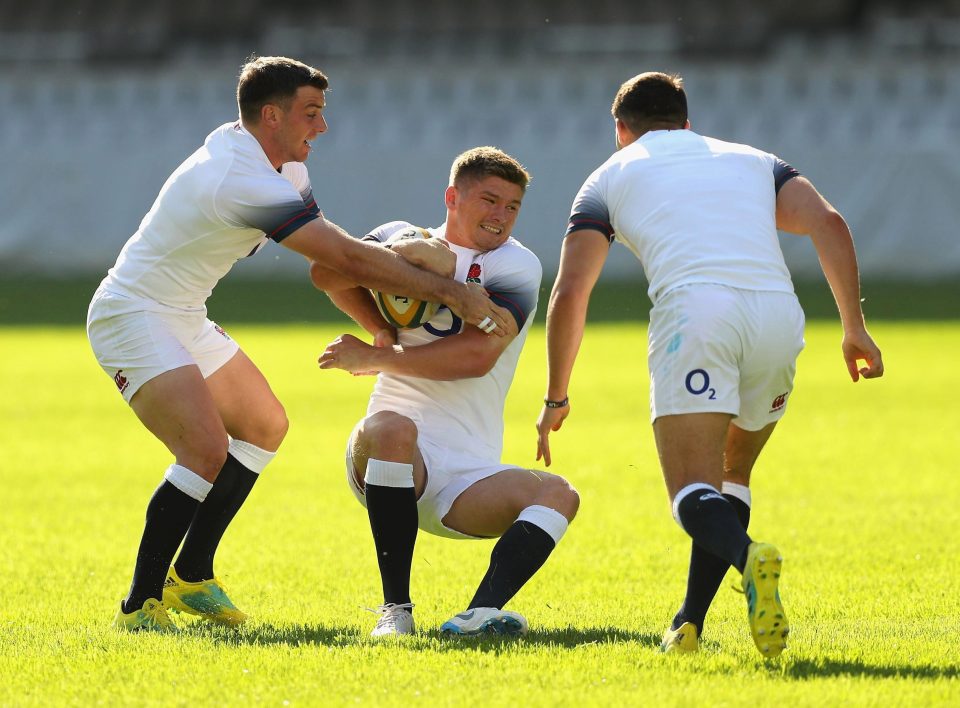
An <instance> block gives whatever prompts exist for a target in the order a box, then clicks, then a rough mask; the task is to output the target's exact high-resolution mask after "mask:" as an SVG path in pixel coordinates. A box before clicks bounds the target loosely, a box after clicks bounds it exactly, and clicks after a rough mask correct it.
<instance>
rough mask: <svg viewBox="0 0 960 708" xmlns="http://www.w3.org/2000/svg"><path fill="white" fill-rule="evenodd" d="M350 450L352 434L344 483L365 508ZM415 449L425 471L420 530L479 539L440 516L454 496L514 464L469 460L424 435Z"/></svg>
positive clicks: (419, 514) (418, 514) (477, 459)
mask: <svg viewBox="0 0 960 708" xmlns="http://www.w3.org/2000/svg"><path fill="white" fill-rule="evenodd" d="M352 447H353V435H351V436H350V440H349V441H348V442H347V459H346V463H347V484H348V485H349V486H350V491H352V492H353V496H355V497H356V498H357V501H359V502H360V503H361V504H363V506H364V508H366V506H367V502H366V499H365V498H364V495H363V489H362V488H361V487H360V486H359V485H358V484H357V478H356V476H355V471H354V468H353V456H352V455H351V454H350V451H351V449H352ZM417 447H418V448H419V449H420V454H421V455H422V456H423V462H424V465H425V466H426V468H427V486H426V488H425V489H424V490H423V494H422V495H421V496H420V499H419V500H418V501H417V517H418V525H419V526H420V528H421V529H422V530H424V531H426V532H427V533H432V534H433V535H434V536H444V537H446V538H467V539H475V538H479V536H470V535H468V534H465V533H460V532H459V531H456V530H454V529H452V528H450V527H448V526H445V525H444V523H443V517H444V516H446V515H447V514H448V513H449V512H450V507H451V506H453V502H454V501H456V499H457V497H459V496H460V495H461V494H463V493H464V492H465V491H466V490H467V489H468V488H469V487H470V486H472V485H473V484H476V483H477V482H479V481H480V480H481V479H486V478H487V477H492V476H493V475H495V474H497V473H498V472H503V471H504V470H511V469H515V468H516V465H505V464H503V463H501V462H490V461H489V460H481V459H479V458H476V457H471V456H469V455H467V454H465V453H463V452H459V451H456V450H451V449H449V448H447V447H444V446H443V445H441V444H440V443H437V442H434V441H432V440H429V439H427V438H424V437H423V435H419V436H418V438H417Z"/></svg>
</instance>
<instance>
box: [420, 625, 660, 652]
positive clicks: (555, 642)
mask: <svg viewBox="0 0 960 708" xmlns="http://www.w3.org/2000/svg"><path fill="white" fill-rule="evenodd" d="M426 636H428V637H430V638H431V639H434V640H437V642H438V645H436V646H434V650H436V651H441V652H445V651H463V650H471V651H476V650H479V651H494V652H496V651H500V650H502V649H503V648H505V647H509V646H513V645H514V644H515V643H516V642H518V641H519V642H522V643H523V644H524V645H532V646H536V647H562V648H565V649H575V648H578V647H583V646H589V645H593V644H598V645H599V644H627V643H635V644H639V645H641V646H645V647H659V646H660V635H658V634H651V633H649V632H631V631H629V630H626V629H620V628H618V627H584V628H578V627H567V628H564V629H545V630H532V631H531V632H530V633H529V634H527V635H526V636H525V637H523V638H522V639H517V638H516V637H504V636H498V635H482V636H478V637H455V636H448V635H444V634H440V632H439V630H432V631H430V632H427V633H426Z"/></svg>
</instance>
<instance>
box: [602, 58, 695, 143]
mask: <svg viewBox="0 0 960 708" xmlns="http://www.w3.org/2000/svg"><path fill="white" fill-rule="evenodd" d="M610 112H611V113H612V114H613V117H614V118H616V119H618V120H621V121H623V122H624V123H625V124H626V126H627V127H628V128H629V129H630V131H631V132H633V133H635V134H636V135H642V134H643V133H646V132H647V131H648V130H657V129H663V128H682V127H683V126H684V125H686V123H687V94H686V93H684V91H683V79H682V78H680V75H679V74H664V73H663V72H660V71H647V72H645V73H643V74H638V75H637V76H634V77H633V78H632V79H628V80H627V81H624V82H623V85H622V86H621V87H620V90H619V91H617V95H616V97H614V99H613V105H612V106H611V107H610Z"/></svg>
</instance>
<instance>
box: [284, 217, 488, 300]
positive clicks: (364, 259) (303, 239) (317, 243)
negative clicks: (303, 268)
mask: <svg viewBox="0 0 960 708" xmlns="http://www.w3.org/2000/svg"><path fill="white" fill-rule="evenodd" d="M281 244H282V245H284V246H285V247H287V248H290V249H291V250H293V251H296V252H297V253H300V254H301V255H303V256H305V257H306V258H308V259H309V260H311V261H316V262H317V263H318V264H321V265H322V266H323V267H324V268H328V269H330V270H333V271H335V272H336V273H338V274H340V276H342V277H343V278H346V279H347V280H348V281H350V282H352V283H354V284H356V285H360V286H363V287H365V288H369V289H371V290H380V291H383V292H386V293H390V294H393V295H405V296H407V297H412V298H415V299H417V300H428V301H430V302H442V303H445V304H446V305H448V306H449V307H450V308H451V309H453V310H454V311H457V312H459V311H460V310H461V309H462V307H463V306H464V304H465V303H467V302H469V301H471V298H470V295H469V293H468V289H467V286H466V285H464V284H463V283H458V282H456V281H454V280H451V279H450V278H444V277H441V276H439V275H435V274H434V273H429V272H427V271H425V270H422V269H420V268H417V267H415V266H412V265H410V264H409V263H407V262H406V260H405V259H404V258H403V257H402V256H400V255H398V254H396V253H394V252H393V251H391V250H389V249H386V248H383V247H381V246H379V245H375V244H371V243H366V242H364V241H359V240H357V239H354V238H352V237H350V235H349V234H347V233H346V232H345V231H343V229H341V228H340V227H339V226H337V225H336V224H334V223H332V222H329V221H326V220H323V219H316V220H314V221H312V222H310V223H308V224H306V225H304V226H303V227H302V228H300V229H298V230H297V231H295V232H294V233H293V234H291V235H290V236H288V237H287V238H286V239H284V240H283V241H281Z"/></svg>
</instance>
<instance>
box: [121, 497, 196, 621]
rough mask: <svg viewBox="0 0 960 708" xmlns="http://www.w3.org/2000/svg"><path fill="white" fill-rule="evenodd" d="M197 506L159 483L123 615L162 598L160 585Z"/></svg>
mask: <svg viewBox="0 0 960 708" xmlns="http://www.w3.org/2000/svg"><path fill="white" fill-rule="evenodd" d="M199 505H200V502H199V501H197V500H196V499H194V498H193V497H191V496H190V495H189V494H185V493H184V492H181V491H180V490H179V489H177V488H176V487H174V486H173V485H172V484H171V483H170V482H168V481H167V480H163V482H161V483H160V486H159V487H157V490H156V491H155V492H154V493H153V497H151V499H150V503H149V504H147V521H146V524H144V527H143V537H142V538H141V539H140V549H139V550H138V551H137V564H136V567H135V568H134V570H133V584H132V585H131V586H130V592H129V593H128V594H127V598H126V599H125V600H124V601H123V611H124V612H133V611H134V610H139V609H140V608H141V607H143V603H144V602H146V601H147V600H148V599H150V598H151V597H152V598H156V599H157V600H161V599H162V598H163V581H164V580H166V579H167V571H168V570H169V569H170V562H171V561H172V560H173V554H174V553H176V552H177V546H179V545H180V542H181V541H182V540H183V536H184V534H186V532H187V528H188V527H189V526H190V521H191V520H192V519H193V515H194V514H195V513H196V511H197V507H198V506H199Z"/></svg>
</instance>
